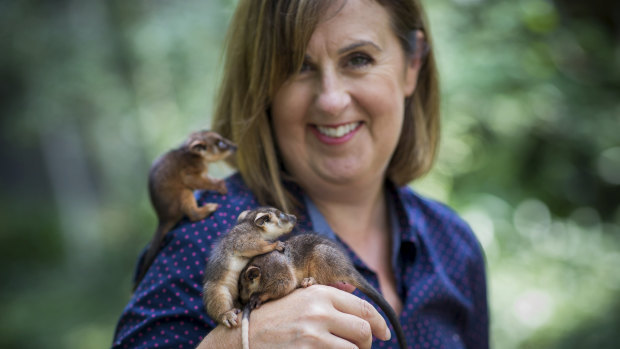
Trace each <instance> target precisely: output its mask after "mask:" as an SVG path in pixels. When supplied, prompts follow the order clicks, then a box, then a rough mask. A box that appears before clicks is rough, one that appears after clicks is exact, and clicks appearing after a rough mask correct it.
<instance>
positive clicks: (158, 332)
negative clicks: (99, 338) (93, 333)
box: [113, 220, 217, 348]
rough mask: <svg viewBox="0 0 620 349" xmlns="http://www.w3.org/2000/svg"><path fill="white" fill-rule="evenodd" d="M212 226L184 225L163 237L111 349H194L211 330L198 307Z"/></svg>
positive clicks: (210, 322)
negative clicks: (163, 241) (160, 247)
mask: <svg viewBox="0 0 620 349" xmlns="http://www.w3.org/2000/svg"><path fill="white" fill-rule="evenodd" d="M213 224H215V225H217V223H214V222H213V221H212V220H207V221H204V222H202V223H196V224H195V223H186V224H183V225H181V226H179V227H178V228H177V229H175V230H173V231H171V232H169V233H168V235H167V237H166V240H165V243H164V245H163V247H162V249H161V251H160V252H159V254H158V255H157V257H156V258H155V261H154V262H153V265H152V266H151V267H150V268H149V270H148V272H147V274H146V275H145V277H144V279H143V281H142V282H141V283H140V285H139V287H138V288H137V289H136V292H135V293H134V294H133V295H132V297H131V299H130V301H129V303H128V304H127V306H126V307H125V309H124V311H123V313H122V315H121V318H120V320H119V322H118V324H117V328H116V332H115V336H114V342H113V348H194V347H196V345H198V343H200V341H201V340H202V339H203V338H204V336H206V335H207V334H208V333H209V332H210V331H211V330H212V329H213V328H214V327H215V323H214V322H213V321H212V320H211V319H210V318H209V317H208V316H207V314H206V312H205V310H204V306H203V302H202V279H203V276H204V267H205V261H206V258H207V256H208V253H209V252H208V251H207V250H208V246H210V243H209V242H208V241H205V240H212V239H213V237H212V235H211V232H210V231H209V225H213Z"/></svg>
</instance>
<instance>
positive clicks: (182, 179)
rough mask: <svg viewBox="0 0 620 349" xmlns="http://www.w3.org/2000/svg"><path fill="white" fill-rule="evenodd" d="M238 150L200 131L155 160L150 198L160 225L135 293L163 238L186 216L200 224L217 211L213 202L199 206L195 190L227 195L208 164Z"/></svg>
mask: <svg viewBox="0 0 620 349" xmlns="http://www.w3.org/2000/svg"><path fill="white" fill-rule="evenodd" d="M236 149H237V147H236V145H235V144H233V143H232V142H231V141H229V140H228V139H226V138H224V137H222V136H220V135H219V134H217V133H215V132H212V131H199V132H194V133H192V134H190V136H189V137H188V139H187V140H186V141H185V143H184V144H183V145H181V146H180V147H179V148H177V149H173V150H170V151H169V152H167V153H166V154H164V155H163V156H162V157H160V158H159V159H158V160H156V161H155V163H154V164H153V166H152V167H151V170H150V171H149V196H150V198H151V204H152V205H153V208H154V209H155V212H156V213H157V218H158V221H159V222H158V225H157V229H156V230H155V234H154V235H153V239H152V240H151V243H150V245H149V249H148V251H147V252H146V255H145V257H144V259H143V262H142V264H141V266H140V268H139V273H138V277H137V278H136V283H135V285H134V290H135V288H136V287H137V286H138V284H139V283H140V281H142V279H143V278H144V276H145V274H146V271H147V270H148V268H149V267H150V266H151V264H152V263H153V260H154V259H155V256H156V255H157V252H158V251H159V248H160V245H161V243H162V241H163V239H164V236H165V235H166V233H168V231H170V229H172V228H173V227H174V226H175V225H176V224H177V223H178V222H179V221H180V220H181V219H182V218H183V216H187V217H188V218H189V219H190V220H191V221H199V220H201V219H204V218H206V217H208V216H209V215H210V214H211V213H213V212H214V211H215V210H216V209H217V204H214V203H208V204H205V205H203V206H200V207H198V205H197V203H196V199H195V198H194V190H215V191H217V192H218V193H220V194H226V193H227V192H228V191H227V189H226V183H225V182H224V180H222V179H215V178H211V177H209V175H208V174H207V171H208V164H209V163H211V162H215V161H219V160H222V159H225V158H227V157H229V156H230V155H231V154H233V153H234V152H235V150H236Z"/></svg>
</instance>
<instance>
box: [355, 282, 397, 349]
mask: <svg viewBox="0 0 620 349" xmlns="http://www.w3.org/2000/svg"><path fill="white" fill-rule="evenodd" d="M353 281H356V282H355V283H359V285H356V284H355V283H351V284H352V285H354V286H355V287H357V288H359V289H360V291H362V292H363V293H364V294H365V295H366V296H368V298H370V299H372V301H373V302H375V303H376V304H377V305H378V306H379V307H380V308H381V309H382V310H383V312H384V313H385V315H387V317H388V319H389V320H390V323H391V324H392V327H394V331H395V332H396V338H397V339H398V344H399V345H400V348H401V349H407V339H406V338H405V332H403V328H402V327H401V325H400V321H399V320H398V315H397V314H396V312H395V311H394V309H393V308H392V306H391V305H390V303H388V302H387V301H386V300H385V298H383V296H382V295H381V294H380V293H379V291H377V290H376V289H375V288H374V287H373V286H372V285H371V284H370V283H369V282H368V281H366V279H364V277H363V276H362V275H358V276H357V278H354V280H353Z"/></svg>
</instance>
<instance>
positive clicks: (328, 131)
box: [316, 121, 362, 138]
mask: <svg viewBox="0 0 620 349" xmlns="http://www.w3.org/2000/svg"><path fill="white" fill-rule="evenodd" d="M361 124H362V123H361V121H357V122H351V123H348V124H344V125H340V126H337V127H332V126H330V127H328V126H319V125H316V129H317V130H318V131H319V133H320V134H322V135H323V136H326V137H329V138H341V137H344V136H346V135H348V134H349V133H351V132H353V131H355V130H356V129H357V128H358V127H359V126H360V125H361Z"/></svg>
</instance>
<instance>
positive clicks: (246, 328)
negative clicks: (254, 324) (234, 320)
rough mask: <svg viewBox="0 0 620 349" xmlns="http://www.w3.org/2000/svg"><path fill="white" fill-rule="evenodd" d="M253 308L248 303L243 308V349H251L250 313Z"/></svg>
mask: <svg viewBox="0 0 620 349" xmlns="http://www.w3.org/2000/svg"><path fill="white" fill-rule="evenodd" d="M251 310H252V306H251V305H250V303H249V302H248V304H246V305H245V306H244V307H243V315H242V317H241V343H242V344H243V349H250V311H251Z"/></svg>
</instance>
